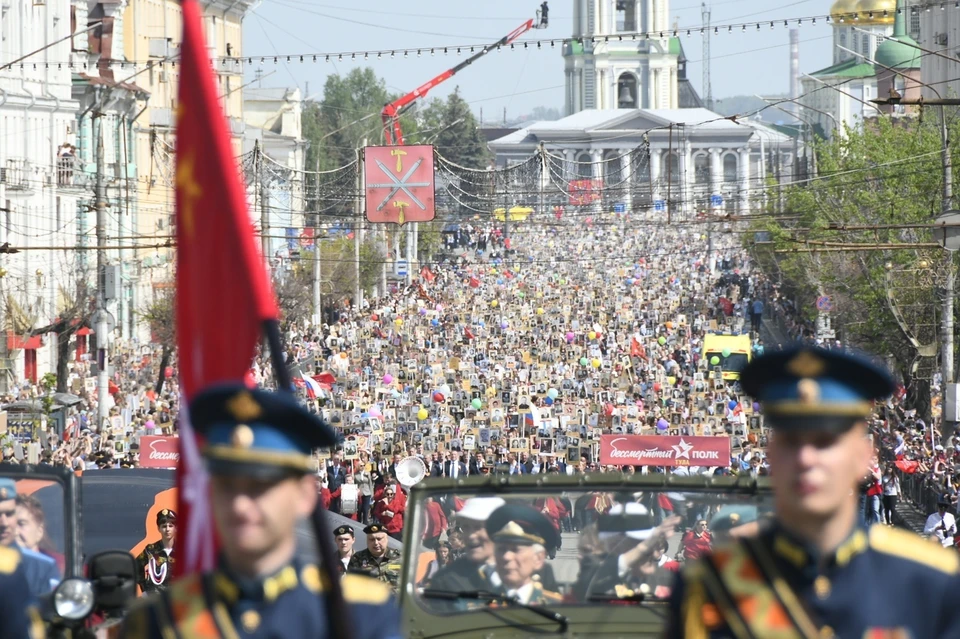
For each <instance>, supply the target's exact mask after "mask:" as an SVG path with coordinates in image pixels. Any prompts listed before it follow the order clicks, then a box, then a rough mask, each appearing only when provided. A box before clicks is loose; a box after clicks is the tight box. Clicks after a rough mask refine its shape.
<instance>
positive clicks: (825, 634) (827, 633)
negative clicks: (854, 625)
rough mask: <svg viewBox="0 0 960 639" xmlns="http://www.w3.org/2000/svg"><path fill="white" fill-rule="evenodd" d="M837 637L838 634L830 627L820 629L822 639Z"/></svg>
mask: <svg viewBox="0 0 960 639" xmlns="http://www.w3.org/2000/svg"><path fill="white" fill-rule="evenodd" d="M835 636H836V633H835V632H834V631H833V628H831V627H830V626H824V627H823V628H821V629H820V639H833V638H834V637H835Z"/></svg>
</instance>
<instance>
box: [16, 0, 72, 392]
mask: <svg viewBox="0 0 960 639" xmlns="http://www.w3.org/2000/svg"><path fill="white" fill-rule="evenodd" d="M85 8H86V7H85V5H84V9H85ZM75 15H76V7H75V6H74V4H73V3H71V2H70V0H48V1H47V2H41V3H38V2H31V1H28V0H16V1H12V2H3V3H0V32H2V46H0V65H9V64H10V63H12V62H13V61H15V60H17V59H19V58H24V57H25V56H27V55H28V54H29V53H31V52H34V51H37V50H38V49H43V50H42V51H40V52H38V53H36V54H34V55H32V56H29V57H26V58H25V59H24V60H23V61H22V63H18V64H12V65H11V66H6V67H5V68H3V69H0V138H2V139H3V144H2V145H0V245H4V246H6V245H9V246H10V247H12V248H13V249H16V250H17V251H18V252H16V253H11V252H4V253H3V254H2V255H0V318H2V321H3V334H2V335H0V369H2V371H0V390H7V389H9V388H11V387H12V385H13V384H14V383H16V382H18V381H22V380H23V379H28V380H32V381H36V380H37V379H38V378H39V377H41V376H42V375H43V374H44V373H46V372H49V371H51V370H56V354H57V340H56V334H54V333H49V334H42V335H40V334H38V335H32V333H33V332H34V331H35V330H37V329H39V328H42V327H44V326H47V325H49V324H51V323H52V322H53V321H54V320H55V319H56V318H57V317H58V315H59V313H60V311H61V310H62V308H61V307H62V299H61V295H60V291H61V288H63V289H64V290H72V289H73V288H74V287H75V284H76V283H75V282H73V281H72V278H73V274H75V273H76V265H75V263H74V260H75V257H76V254H75V253H73V252H69V251H65V250H62V249H64V248H67V247H71V246H73V245H75V244H76V242H77V238H78V237H79V235H80V233H82V231H83V225H82V222H81V220H80V212H81V211H82V210H83V208H82V207H83V205H84V204H85V203H87V202H88V199H89V192H87V191H86V190H85V189H84V188H81V187H80V184H82V183H83V181H84V178H85V177H86V176H79V175H77V176H76V177H77V183H74V181H73V180H72V179H71V180H64V179H62V178H63V174H62V173H61V172H60V171H59V169H58V167H59V164H58V163H59V156H60V155H61V153H63V152H64V150H65V149H69V148H70V147H71V145H73V144H75V143H76V131H77V122H76V115H77V112H78V109H79V102H78V101H77V100H76V99H75V98H74V96H73V89H72V71H71V69H70V62H72V61H73V60H74V59H75V58H74V53H73V51H72V49H73V48H79V49H82V50H83V51H84V52H85V51H86V39H85V36H84V38H83V39H78V40H77V41H75V42H71V41H70V40H69V35H70V33H71V23H72V22H73V21H74V19H75ZM61 39H62V40H63V41H62V42H59V43H58V44H55V45H52V46H48V47H46V48H43V47H44V46H45V45H47V44H48V43H51V42H54V41H57V40H61ZM69 168H70V172H71V174H73V166H72V165H70V167H69Z"/></svg>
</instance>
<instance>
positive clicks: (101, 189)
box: [93, 113, 110, 432]
mask: <svg viewBox="0 0 960 639" xmlns="http://www.w3.org/2000/svg"><path fill="white" fill-rule="evenodd" d="M93 121H94V123H95V124H96V125H97V175H96V182H95V183H94V198H95V200H96V201H95V202H94V208H95V209H96V212H97V322H96V326H95V328H94V330H95V331H96V332H97V430H98V432H102V430H101V429H103V428H104V426H105V424H106V422H107V419H108V417H109V416H110V409H109V407H108V406H107V397H109V395H110V372H109V368H110V351H109V341H110V338H109V336H108V333H109V332H110V327H109V324H108V322H107V287H106V283H107V282H106V280H107V251H106V248H105V246H106V243H107V238H106V224H107V195H106V186H105V185H104V181H103V172H104V162H103V120H102V117H101V115H100V114H99V113H98V114H95V116H94V120H93Z"/></svg>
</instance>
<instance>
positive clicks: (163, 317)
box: [139, 282, 177, 395]
mask: <svg viewBox="0 0 960 639" xmlns="http://www.w3.org/2000/svg"><path fill="white" fill-rule="evenodd" d="M175 304H176V294H175V288H174V286H173V283H172V282H170V283H169V284H167V285H165V286H160V287H157V288H154V291H153V300H151V301H150V303H149V304H147V306H146V307H144V308H143V309H142V310H140V312H139V314H140V318H141V319H142V320H144V321H145V322H147V324H148V325H149V326H150V334H151V336H152V337H153V339H154V341H156V342H159V343H160V346H161V349H162V350H161V354H160V367H159V374H158V377H157V383H156V385H155V390H156V392H157V395H159V394H160V393H161V392H163V383H164V380H165V379H166V377H165V376H164V371H165V370H166V368H167V366H168V365H169V364H170V359H171V357H172V356H173V352H174V349H175V348H176V346H177V331H176V324H177V323H176V307H175Z"/></svg>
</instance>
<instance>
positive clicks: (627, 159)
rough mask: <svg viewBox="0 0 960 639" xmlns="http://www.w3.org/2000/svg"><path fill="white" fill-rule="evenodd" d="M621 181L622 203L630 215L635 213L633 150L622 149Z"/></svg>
mask: <svg viewBox="0 0 960 639" xmlns="http://www.w3.org/2000/svg"><path fill="white" fill-rule="evenodd" d="M620 180H621V181H622V182H623V185H622V186H621V188H622V189H623V196H622V201H623V203H624V205H625V206H626V207H627V213H628V214H629V213H632V212H633V211H632V209H633V149H620Z"/></svg>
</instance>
